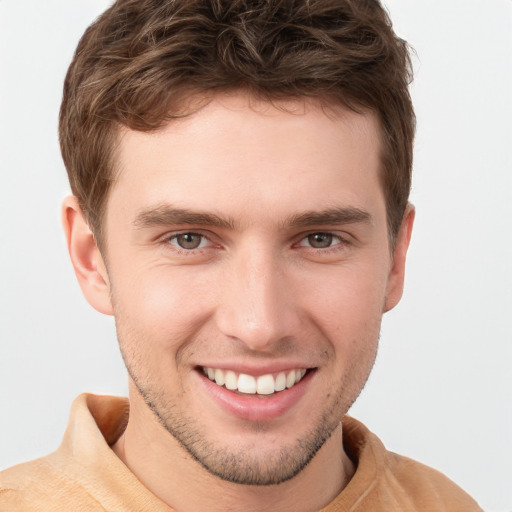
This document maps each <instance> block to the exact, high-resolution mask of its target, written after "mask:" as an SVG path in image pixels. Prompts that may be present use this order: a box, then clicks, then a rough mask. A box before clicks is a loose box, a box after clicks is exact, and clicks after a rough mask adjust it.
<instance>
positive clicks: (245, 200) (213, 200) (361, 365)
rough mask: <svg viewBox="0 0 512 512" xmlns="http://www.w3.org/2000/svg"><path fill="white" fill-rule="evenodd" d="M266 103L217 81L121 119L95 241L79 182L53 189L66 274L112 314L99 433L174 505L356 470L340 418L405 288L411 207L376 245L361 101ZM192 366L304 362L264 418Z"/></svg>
mask: <svg viewBox="0 0 512 512" xmlns="http://www.w3.org/2000/svg"><path fill="white" fill-rule="evenodd" d="M278 106H279V107H284V110H283V108H276V107H275V106H273V105H270V104H268V103H265V102H261V101H257V100H255V99H254V98H250V97H247V96H246V95H244V94H242V93H238V94H232V95H219V96H217V97H215V99H214V100H213V101H212V102H211V103H209V104H208V105H207V106H206V107H203V108H202V109H201V110H199V111H198V112H197V113H195V114H193V115H192V116H190V117H188V118H185V119H182V120H179V121H173V122H171V123H170V124H168V125H167V126H165V127H164V128H163V129H161V130H160V131H158V132H154V133H141V132H135V131H130V130H123V131H122V133H121V134H120V144H119V150H118V155H117V158H118V165H119V169H120V172H119V175H118V177H117V179H116V181H115V183H114V185H113V188H112V190H111V193H110V196H109V198H108V204H107V211H106V216H105V219H104V222H105V233H106V236H105V240H106V246H105V248H104V250H103V254H101V253H100V251H99V250H98V248H97V246H96V244H95V242H94V237H93V235H92V233H91V232H90V230H89V228H88V226H87V224H86V223H85V222H84V219H83V217H82V214H81V212H80V209H79V207H78V206H77V202H76V199H75V198H73V197H71V198H68V199H67V200H66V201H65V203H64V210H63V212H64V213H63V217H64V226H65V230H66V233H67V237H68V245H69V251H70V255H71V259H72V261H73V264H74V267H75V270H76V274H77V277H78V280H79V282H80V285H81V287H82V290H83V292H84V294H85V296H86V298H87V299H88V301H89V302H90V303H91V304H92V305H93V306H94V307H95V308H96V309H97V310H99V311H101V312H103V313H105V314H113V315H114V316H115V320H116V327H117V332H118V339H119V344H120V347H121V351H122V354H123V357H124V360H125V363H126V366H127V368H128V372H129V375H130V406H131V410H130V418H129V421H128V425H127V428H126V430H125V432H124V434H123V435H122V436H121V438H120V439H119V440H118V442H117V443H116V445H115V446H114V450H115V452H116V453H117V454H118V456H119V457H120V458H121V459H122V460H123V461H124V462H125V463H126V464H127V466H128V467H129V468H131V470H132V471H133V472H134V473H135V474H136V475H137V476H138V477H139V479H140V480H141V481H142V482H143V483H144V484H145V485H146V486H147V487H148V488H149V489H150V490H152V491H153V492H154V493H155V494H156V495H157V496H159V497H160V498H161V499H162V500H163V501H164V502H166V503H168V504H169V505H171V506H172V507H173V508H174V509H175V510H179V511H181V510H183V511H184V510H219V511H226V510H239V509H240V504H241V503H243V504H244V510H248V511H252V510H254V511H256V510H269V511H270V510H279V511H283V510H294V511H300V510H304V511H306V510H318V509H320V508H322V507H323V506H325V505H327V504H328V503H329V502H330V501H331V500H332V499H334V498H335V497H336V495H337V494H338V493H339V492H340V491H341V490H342V489H343V487H344V486H345V485H346V484H347V482H348V481H349V479H350V477H351V476H352V475H353V472H354V466H353V464H352V462H351V461H350V459H349V458H348V456H347V455H346V454H345V453H344V451H343V446H342V438H343V432H342V427H341V423H340V421H341V419H342V417H343V416H344V415H345V414H346V412H347V411H348V409H349V407H350V406H351V404H352V403H353V401H354V400H355V399H356V398H357V396H358V395H359V393H360V391H361V389H362V387H363V386H364V384H365V382H366V380H367V378H368V375H369V373H370V370H371V368H372V366H373V363H374V360H375V356H376V351H377V344H378V337H379V330H380V324H381V319H382V315H383V313H384V312H386V311H387V310H389V309H391V308H392V307H394V306H395V305H396V304H397V303H398V301H399V299H400V297H401V294H402V288H403V278H404V268H405V256H406V252H407V248H408V244H409V239H410V234H411V229H412V223H413V218H414V211H413V209H412V208H408V209H407V211H406V214H405V216H404V220H403V223H402V227H401V229H400V232H399V233H398V236H397V239H396V244H395V245H394V246H393V249H392V250H391V249H390V247H392V244H390V240H389V236H388V232H387V226H386V207H385V198H384V195H383V191H382V187H381V185H380V181H379V167H380V162H379V148H380V142H379V128H378V123H377V122H376V120H375V118H374V116H373V115H371V114H356V113H354V112H351V111H348V110H346V109H342V108H336V109H329V110H328V111H326V110H325V109H322V108H321V106H320V105H319V104H318V103H315V102H314V101H313V100H303V101H302V100H301V101H298V100H297V101H295V100H294V101H287V102H285V103H282V104H281V105H278ZM177 210H179V212H178V213H180V215H177ZM184 211H185V212H186V215H183V212H184ZM333 212H334V213H333ZM190 213H193V214H197V213H199V214H202V217H201V216H197V215H195V216H193V215H190ZM327 213H328V214H329V215H327ZM205 214H206V215H205ZM341 214H342V215H341ZM184 233H195V238H194V237H190V236H188V238H187V237H186V236H185V237H183V234H184ZM315 234H321V236H315ZM180 235H181V236H180ZM191 240H192V245H190V244H189V246H186V247H191V246H193V245H194V243H195V242H199V246H198V247H197V248H183V247H180V243H181V244H182V245H186V244H185V243H186V242H190V241H191ZM319 241H320V243H319ZM202 366H210V367H214V368H222V369H234V370H235V371H244V372H247V373H251V374H253V375H261V374H265V373H269V372H275V371H277V370H278V369H284V368H288V369H291V368H307V369H309V372H308V376H307V379H306V378H305V379H304V382H302V383H301V387H300V388H298V389H300V390H301V392H300V395H298V399H296V400H295V401H293V403H292V404H291V405H290V404H288V405H287V406H286V407H284V408H283V410H282V411H281V412H280V413H279V414H277V415H275V414H274V415H273V416H272V417H270V419H269V418H268V417H266V416H265V415H264V414H263V415H262V414H261V412H258V411H259V409H256V408H255V409H254V411H256V412H254V413H253V414H251V407H252V406H251V405H250V404H254V403H255V402H250V404H249V406H248V407H246V409H247V410H248V411H249V412H248V413H247V414H246V416H244V417H239V416H237V415H236V414H233V413H232V412H231V411H230V410H226V409H225V408H223V407H222V406H220V405H219V402H218V400H216V399H215V397H214V396H213V394H212V393H215V390H214V391H213V392H212V389H213V388H215V387H216V385H214V384H213V385H212V384H211V383H210V381H208V379H206V378H205V377H204V376H203V375H202V373H201V372H200V371H198V368H200V367H202ZM218 389H220V388H218ZM227 393H229V392H227ZM283 393H285V392H283ZM229 396H230V397H232V398H231V399H232V401H233V403H237V400H239V396H237V395H235V394H231V395H229ZM282 396H285V395H282ZM251 399H252V400H255V401H260V400H267V398H258V397H256V396H253V397H252V398H251ZM273 399H276V397H275V396H274V397H273ZM246 412H247V411H246ZM276 483H279V485H271V484H276Z"/></svg>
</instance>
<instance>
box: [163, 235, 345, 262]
mask: <svg viewBox="0 0 512 512" xmlns="http://www.w3.org/2000/svg"><path fill="white" fill-rule="evenodd" d="M184 235H191V236H195V237H200V238H201V241H200V245H199V247H196V248H189V249H186V248H184V247H180V246H179V245H178V244H177V243H176V244H173V243H172V241H173V240H176V239H177V238H178V237H180V236H184ZM318 235H323V236H327V237H332V242H334V241H336V243H331V245H329V246H327V247H312V246H311V245H306V244H304V242H307V240H308V239H309V238H310V237H314V236H318ZM204 241H207V242H209V243H210V245H211V244H213V242H212V240H211V239H210V237H209V236H208V235H205V234H204V233H200V232H196V231H181V232H179V233H173V234H171V235H167V236H165V238H164V239H163V243H164V244H165V245H167V246H169V245H172V246H173V247H172V250H174V251H178V252H180V253H182V254H185V255H190V256H191V255H193V254H197V252H198V251H201V250H203V249H207V248H208V246H206V247H204V246H203V247H201V245H202V244H203V243H204ZM347 245H350V242H349V241H348V240H347V238H346V237H344V236H341V235H340V234H337V233H333V232H330V231H313V232H309V233H305V234H301V235H300V238H299V240H298V242H296V243H294V246H298V247H304V248H306V249H309V250H312V251H315V252H317V251H318V252H322V253H330V252H331V251H336V250H340V249H342V248H344V247H346V246H347Z"/></svg>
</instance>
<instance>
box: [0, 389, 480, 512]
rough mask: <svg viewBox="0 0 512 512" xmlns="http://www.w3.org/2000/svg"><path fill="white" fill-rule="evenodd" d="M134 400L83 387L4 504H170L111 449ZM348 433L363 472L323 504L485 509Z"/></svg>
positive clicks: (8, 475)
mask: <svg viewBox="0 0 512 512" xmlns="http://www.w3.org/2000/svg"><path fill="white" fill-rule="evenodd" d="M128 409H129V405H128V400H127V399H124V398H117V397H107V396H95V395H80V396H79V397H78V398H77V399H76V400H75V402H74V404H73V407H72V411H71V418H70V421H69V424H68V427H67V430H66V433H65V436H64V439H63V441H62V444H61V446H60V447H59V449H58V450H57V451H56V452H54V453H52V454H50V455H48V456H46V457H43V458H41V459H37V460H34V461H32V462H27V463H25V464H20V465H18V466H14V467H12V468H10V469H7V470H6V471H3V472H1V473H0V511H1V512H7V511H8V512H21V511H23V512H32V511H44V512H57V511H59V512H105V511H108V512H145V511H151V512H170V511H172V509H171V508H170V507H169V506H167V505H166V504H165V503H163V502H162V501H161V500H160V499H159V498H157V497H156V496H155V495H154V494H153V493H151V491H149V490H148V489H147V488H146V487H145V486H144V485H143V484H142V483H141V482H140V481H139V480H138V479H137V477H136V476H135V475H134V474H133V473H132V472H131V471H130V470H129V469H128V468H127V467H126V466H125V465H124V464H123V463H122V462H121V460H120V459H119V458H118V457H117V456H116V455H115V453H114V452H113V451H112V450H111V449H110V445H112V444H113V443H114V442H115V441H116V440H117V439H118V437H119V436H120V435H121V433H122V431H123V429H124V428H125V426H126V422H127V419H128ZM343 439H344V443H345V449H346V450H347V453H348V454H349V456H350V457H351V459H352V460H353V461H354V463H355V466H356V468H357V469H356V472H355V474H354V476H353V477H352V479H351V480H350V482H349V483H348V485H347V486H346V487H345V489H343V491H342V492H341V493H340V494H339V495H338V496H337V498H336V499H335V500H334V501H333V502H331V503H330V504H329V505H327V506H326V507H324V508H323V509H322V511H321V512H342V511H343V512H349V511H350V512H366V511H368V512H370V511H371V512H380V511H382V512H384V511H385V512H394V511H411V512H414V511H420V510H421V511H436V512H443V511H450V512H459V511H460V512H472V511H481V509H480V507H479V506H478V505H477V503H476V502H475V501H474V500H473V499H472V498H471V497H470V496H468V495H467V494H466V493H465V492H464V491H463V490H462V489H460V488H459V487H457V486H456V485H455V484H454V483H453V482H452V481H451V480H449V479H448V478H446V477H445V476H444V475H442V474H441V473H439V472H437V471H435V470H433V469H431V468H429V467H426V466H424V465H422V464H419V463H418V462H414V461H412V460H410V459H407V458H405V457H401V456H400V455H396V454H394V453H391V452H388V451H387V450H386V449H385V448H384V446H383V444H382V443H381V442H380V441H379V439H378V438H377V437H376V436H375V435H374V434H372V433H371V432H370V431H369V430H368V429H367V428H366V427H365V426H364V425H362V424H361V423H359V422H358V421H356V420H354V419H352V418H345V419H344V420H343Z"/></svg>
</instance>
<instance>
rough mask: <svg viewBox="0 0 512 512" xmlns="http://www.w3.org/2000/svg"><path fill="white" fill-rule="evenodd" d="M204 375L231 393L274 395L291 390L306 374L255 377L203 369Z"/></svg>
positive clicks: (229, 371) (291, 371)
mask: <svg viewBox="0 0 512 512" xmlns="http://www.w3.org/2000/svg"><path fill="white" fill-rule="evenodd" d="M202 371H203V373H204V374H205V375H206V376H207V377H208V378H209V379H210V380H211V381H213V382H215V383H216V384H217V385H218V386H223V387H225V388H226V389H228V390H230V391H238V392H239V393H245V394H249V395H255V394H258V395H272V394H274V393H276V392H278V391H283V390H285V389H289V388H291V387H293V386H295V384H297V383H298V382H300V381H301V379H302V377H304V375H305V374H306V370H305V369H304V368H297V369H294V370H288V371H286V372H279V373H276V374H271V373H268V374H266V375H260V376H258V377H254V376H253V375H247V374H245V373H239V374H237V373H235V372H234V371H231V370H221V369H219V368H207V367H203V368H202Z"/></svg>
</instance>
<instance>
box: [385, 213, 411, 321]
mask: <svg viewBox="0 0 512 512" xmlns="http://www.w3.org/2000/svg"><path fill="white" fill-rule="evenodd" d="M414 215H415V211H414V206H413V205H412V204H410V203H409V204H408V205H407V208H406V210H405V213H404V217H403V220H402V224H401V226H400V230H399V232H398V235H397V239H396V244H395V247H394V249H393V260H392V262H391V269H390V273H389V278H388V285H387V294H386V301H385V304H384V313H385V312H387V311H389V310H390V309H393V308H394V307H395V306H396V305H397V304H398V303H399V302H400V299H401V298H402V293H403V290H404V278H405V261H406V258H407V249H408V248H409V242H410V241H411V234H412V227H413V224H414Z"/></svg>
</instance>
